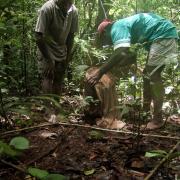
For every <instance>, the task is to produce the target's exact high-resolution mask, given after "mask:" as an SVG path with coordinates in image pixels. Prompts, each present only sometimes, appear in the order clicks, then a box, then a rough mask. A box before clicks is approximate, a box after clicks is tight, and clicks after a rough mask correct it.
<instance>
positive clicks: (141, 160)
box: [0, 125, 180, 180]
mask: <svg viewBox="0 0 180 180" xmlns="http://www.w3.org/2000/svg"><path fill="white" fill-rule="evenodd" d="M93 131H94V130H93ZM93 131H92V130H90V129H86V128H82V127H64V126H60V125H59V126H58V125H54V126H45V127H43V128H40V129H37V130H33V131H31V132H27V133H25V132H24V133H21V135H23V136H24V137H26V138H28V140H29V141H30V144H31V147H30V149H28V150H26V151H25V152H24V153H23V155H22V156H21V157H20V159H18V160H13V161H12V160H11V161H12V163H15V164H16V165H18V166H22V165H25V166H26V167H27V166H32V167H37V168H40V169H44V170H48V172H51V173H58V174H63V175H65V176H67V177H69V178H70V179H92V180H94V179H97V180H104V179H118V180H119V179H123V180H126V179H127V180H128V179H144V178H145V177H146V176H147V175H148V174H149V172H150V171H151V170H152V169H153V168H154V167H155V166H156V165H157V164H158V163H159V162H160V160H161V159H162V158H157V157H156V158H147V157H144V155H145V152H147V151H151V150H157V149H158V150H165V151H170V150H171V149H172V148H173V146H175V144H176V143H177V141H176V140H171V139H164V138H152V137H141V139H140V143H139V144H137V139H136V137H135V135H124V134H117V133H110V132H108V133H107V132H106V133H103V134H102V137H100V138H97V137H95V136H92V132H93ZM158 134H159V132H158ZM161 134H164V135H167V136H168V135H169V134H167V133H166V132H162V133H161ZM176 136H177V135H176ZM176 151H177V150H176ZM7 160H8V159H7ZM174 161H175V165H174V166H176V167H177V166H179V165H180V161H179V159H175V160H174ZM86 172H91V173H90V174H89V175H85V174H87V173H86ZM178 173H179V172H178V170H174V167H173V165H172V164H170V165H169V166H168V165H167V164H164V166H162V167H160V168H159V169H158V171H157V173H155V175H154V176H153V178H152V179H175V176H177V174H178ZM26 176H27V175H25V174H23V173H21V172H19V171H17V170H15V169H14V168H12V167H10V166H7V165H4V164H2V163H0V177H1V179H4V180H20V179H25V177H26Z"/></svg>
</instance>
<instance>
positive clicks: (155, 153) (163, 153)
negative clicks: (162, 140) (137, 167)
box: [145, 150, 167, 157]
mask: <svg viewBox="0 0 180 180" xmlns="http://www.w3.org/2000/svg"><path fill="white" fill-rule="evenodd" d="M166 155H167V152H166V151H163V150H153V151H150V152H146V154H145V157H164V156H166Z"/></svg>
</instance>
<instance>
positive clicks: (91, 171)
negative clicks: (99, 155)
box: [84, 169, 95, 176]
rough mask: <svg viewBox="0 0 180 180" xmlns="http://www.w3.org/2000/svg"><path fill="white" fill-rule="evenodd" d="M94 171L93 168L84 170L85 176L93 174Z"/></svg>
mask: <svg viewBox="0 0 180 180" xmlns="http://www.w3.org/2000/svg"><path fill="white" fill-rule="evenodd" d="M94 172H95V169H91V170H88V171H84V174H85V175H86V176H90V175H92V174H94Z"/></svg>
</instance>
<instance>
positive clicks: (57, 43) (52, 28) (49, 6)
mask: <svg viewBox="0 0 180 180" xmlns="http://www.w3.org/2000/svg"><path fill="white" fill-rule="evenodd" d="M77 31H78V12H77V9H76V7H75V6H74V5H72V6H71V8H70V9H69V10H68V13H67V15H66V16H64V14H63V12H62V10H61V9H60V8H59V6H58V5H57V0H49V1H47V2H46V3H45V4H44V5H43V6H42V7H41V8H40V10H39V14H38V20H37V23H36V27H35V32H40V33H42V34H43V36H44V38H45V41H46V45H47V48H48V51H49V53H50V55H51V57H52V59H53V60H55V61H63V60H64V59H65V58H66V55H67V50H66V40H67V37H68V34H69V33H75V32H77Z"/></svg>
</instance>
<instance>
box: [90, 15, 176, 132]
mask: <svg viewBox="0 0 180 180" xmlns="http://www.w3.org/2000/svg"><path fill="white" fill-rule="evenodd" d="M98 32H99V36H100V40H101V41H102V42H103V44H111V45H113V46H114V53H113V54H112V56H111V57H110V59H109V61H108V62H107V63H105V64H104V65H102V66H101V67H100V68H99V69H98V70H97V71H96V72H95V73H94V74H91V76H90V77H89V80H88V82H89V83H90V84H91V85H95V84H96V83H97V82H98V81H99V79H100V78H101V77H102V75H103V74H104V73H106V72H107V71H109V70H110V69H111V68H113V67H114V66H118V65H119V66H125V65H128V64H130V63H133V62H135V59H133V54H132V51H131V50H130V46H131V44H136V43H139V44H142V45H144V46H145V48H146V49H147V50H148V52H149V54H148V59H147V62H146V67H145V70H144V77H143V78H144V89H143V91H144V92H143V94H144V99H143V101H144V104H143V107H144V110H145V111H146V112H148V111H150V104H151V101H152V102H153V105H154V111H153V118H152V120H151V121H150V122H149V123H148V124H147V129H156V128H160V127H161V126H162V125H163V118H162V104H163V98H164V87H163V83H162V78H161V72H162V70H163V68H164V66H165V65H166V64H170V63H172V62H176V61H177V39H178V34H177V31H176V28H175V26H174V25H173V24H172V23H171V22H170V21H168V20H166V19H164V18H162V17H160V16H158V15H156V14H153V13H140V14H136V15H134V16H130V17H127V18H124V19H120V20H117V21H115V22H111V21H110V20H104V21H103V22H102V23H101V24H100V25H99V27H98Z"/></svg>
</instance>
